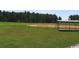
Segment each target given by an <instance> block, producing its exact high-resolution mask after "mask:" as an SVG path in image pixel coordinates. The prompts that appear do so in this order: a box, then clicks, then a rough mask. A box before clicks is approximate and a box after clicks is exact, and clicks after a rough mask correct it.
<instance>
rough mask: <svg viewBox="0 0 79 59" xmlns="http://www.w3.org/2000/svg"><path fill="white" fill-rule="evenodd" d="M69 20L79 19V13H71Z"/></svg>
mask: <svg viewBox="0 0 79 59" xmlns="http://www.w3.org/2000/svg"><path fill="white" fill-rule="evenodd" d="M69 20H79V15H70V16H69Z"/></svg>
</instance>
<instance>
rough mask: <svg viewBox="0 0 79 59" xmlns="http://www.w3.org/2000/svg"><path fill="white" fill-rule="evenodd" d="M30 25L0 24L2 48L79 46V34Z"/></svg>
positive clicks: (0, 43)
mask: <svg viewBox="0 0 79 59" xmlns="http://www.w3.org/2000/svg"><path fill="white" fill-rule="evenodd" d="M27 25H29V24H28V23H27V24H26V23H7V22H0V47H1V48H64V47H68V46H71V45H74V44H79V32H59V31H57V29H55V28H35V27H34V28H33V27H29V26H27Z"/></svg>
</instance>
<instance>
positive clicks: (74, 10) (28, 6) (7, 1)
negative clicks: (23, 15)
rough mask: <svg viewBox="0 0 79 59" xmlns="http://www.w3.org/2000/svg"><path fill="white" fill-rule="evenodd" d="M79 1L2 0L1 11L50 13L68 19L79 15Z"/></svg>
mask: <svg viewBox="0 0 79 59" xmlns="http://www.w3.org/2000/svg"><path fill="white" fill-rule="evenodd" d="M78 5H79V0H0V10H8V11H10V10H13V11H16V10H17V11H23V10H26V11H27V10H29V11H31V12H38V13H49V14H56V15H58V16H61V17H62V19H63V20H65V19H68V16H69V15H71V14H79V7H78Z"/></svg>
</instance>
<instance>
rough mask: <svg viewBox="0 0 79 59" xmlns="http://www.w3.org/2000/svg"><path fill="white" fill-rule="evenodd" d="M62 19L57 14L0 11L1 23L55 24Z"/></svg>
mask: <svg viewBox="0 0 79 59" xmlns="http://www.w3.org/2000/svg"><path fill="white" fill-rule="evenodd" d="M61 19H62V18H61V17H60V16H59V17H58V16H57V15H55V14H41V13H35V12H32V13H31V12H30V11H24V12H14V11H12V12H9V11H1V10H0V21H1V22H25V23H55V22H57V20H61Z"/></svg>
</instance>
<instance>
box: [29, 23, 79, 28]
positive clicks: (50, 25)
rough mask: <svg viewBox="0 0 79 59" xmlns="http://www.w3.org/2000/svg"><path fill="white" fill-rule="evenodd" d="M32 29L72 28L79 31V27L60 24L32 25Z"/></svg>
mask: <svg viewBox="0 0 79 59" xmlns="http://www.w3.org/2000/svg"><path fill="white" fill-rule="evenodd" d="M29 26H31V27H44V28H45V27H49V28H72V29H74V28H75V29H79V26H75V25H70V26H69V25H58V24H31V25H29Z"/></svg>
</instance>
